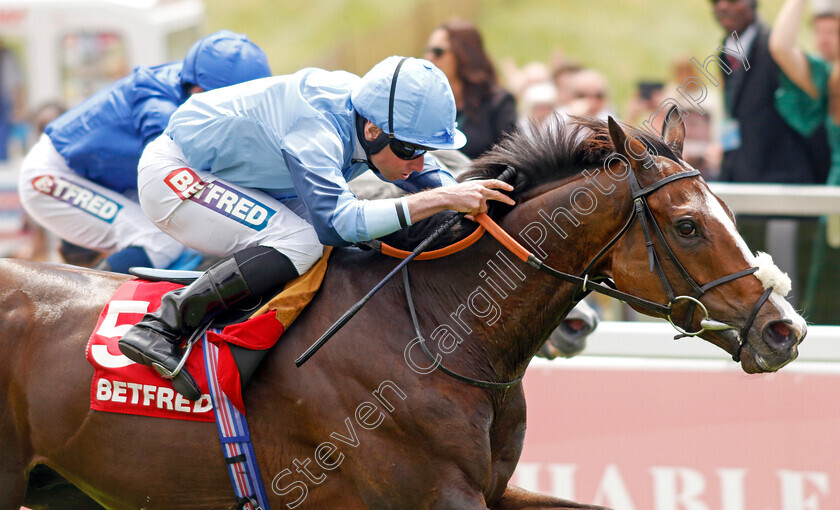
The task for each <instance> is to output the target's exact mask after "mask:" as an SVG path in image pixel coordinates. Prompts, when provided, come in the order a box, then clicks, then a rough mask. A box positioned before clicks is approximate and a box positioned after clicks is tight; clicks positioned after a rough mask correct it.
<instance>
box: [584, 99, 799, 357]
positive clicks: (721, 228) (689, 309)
mask: <svg viewBox="0 0 840 510" xmlns="http://www.w3.org/2000/svg"><path fill="white" fill-rule="evenodd" d="M609 135H610V138H611V139H612V142H613V145H614V147H615V150H616V153H617V154H618V155H620V156H621V158H618V159H616V162H615V163H613V165H614V166H615V172H616V173H620V172H621V171H622V170H624V171H625V173H627V174H628V180H629V182H630V183H631V189H632V190H633V199H634V213H633V214H634V219H633V220H632V221H633V224H632V225H631V226H630V227H629V229H628V230H627V232H626V233H625V234H624V235H623V236H622V237H621V238H620V239H619V240H618V241H617V242H616V243H615V245H614V246H613V248H612V249H611V250H610V254H609V257H605V258H608V259H609V263H608V267H604V266H601V268H600V270H602V271H603V272H604V274H606V275H607V276H609V277H611V278H612V279H613V280H614V282H615V284H616V285H617V287H618V288H619V289H620V290H623V291H625V292H628V293H630V294H634V295H636V296H639V297H643V298H646V299H648V300H651V301H655V302H659V303H668V304H670V306H671V310H670V314H661V313H660V314H657V313H654V315H667V318H668V319H669V320H671V322H672V323H673V324H674V325H675V326H676V327H677V328H678V329H681V330H682V331H684V332H685V333H687V334H688V336H700V337H701V338H704V339H705V340H707V341H709V342H711V343H713V344H715V345H718V346H719V347H721V348H722V349H724V350H726V351H727V352H729V353H730V354H732V356H733V359H735V360H736V361H738V360H740V362H741V366H742V368H743V370H744V371H745V372H748V373H755V372H773V371H776V370H778V369H779V368H781V367H782V366H784V365H785V364H787V363H789V362H790V361H792V360H794V359H795V358H796V356H797V355H798V351H797V346H798V345H799V343H800V342H801V341H802V339H803V338H804V337H805V333H806V325H805V321H804V319H803V318H802V317H801V316H800V315H799V314H798V313H796V312H795V311H794V309H793V308H792V307H791V305H790V304H789V303H788V302H787V301H786V300H785V298H784V296H785V295H786V294H787V292H788V291H789V290H790V279H789V278H788V277H787V275H786V274H784V273H782V272H781V271H780V270H779V268H778V267H776V266H775V265H773V262H772V259H771V258H770V256H769V255H766V254H759V255H758V256H753V254H752V253H751V252H750V251H749V249H748V248H747V245H746V243H745V242H744V240H743V239H742V238H741V236H740V234H739V233H738V231H737V230H736V228H735V221H734V216H733V215H732V212H731V211H730V210H729V209H728V208H727V207H726V205H725V204H724V203H723V202H722V201H721V200H720V199H719V198H718V197H716V196H715V195H714V194H713V193H712V192H711V191H710V190H709V187H708V186H707V185H706V183H705V181H704V180H703V179H702V178H701V177H700V176H699V175H696V173H695V172H696V171H695V170H694V169H693V168H691V166H690V165H688V164H687V163H685V162H684V161H682V160H681V157H679V156H681V154H682V145H683V140H684V138H685V126H684V124H683V122H682V117H681V116H680V114H679V112H678V111H677V110H676V109H672V110H671V111H670V112H669V113H668V115H666V123H665V127H664V128H663V138H664V140H665V143H666V144H667V145H668V147H670V148H671V149H672V150H673V153H674V154H676V155H677V156H678V157H677V158H673V159H672V158H671V157H665V156H663V155H651V154H650V152H648V150H647V148H646V147H645V145H644V144H643V143H642V142H641V141H640V138H639V137H637V136H631V137H628V136H627V134H626V133H625V132H624V130H623V129H622V128H621V127H620V126H619V125H618V124H617V123H616V122H615V121H613V120H612V119H610V121H609ZM642 138H643V137H642ZM620 159H624V161H629V162H630V167H631V170H632V171H630V172H626V170H627V167H626V163H624V162H619V160H620ZM619 166H621V167H623V168H619ZM686 173H691V174H692V175H690V176H686V175H685V174H686ZM634 308H636V309H637V310H639V311H641V312H643V313H650V311H649V310H645V309H643V308H642V307H639V306H638V305H637V306H634Z"/></svg>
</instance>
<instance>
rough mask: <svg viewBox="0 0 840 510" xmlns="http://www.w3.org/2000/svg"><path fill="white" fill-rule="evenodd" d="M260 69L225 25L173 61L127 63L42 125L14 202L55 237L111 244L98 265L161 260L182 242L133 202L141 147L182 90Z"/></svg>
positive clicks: (253, 49)
mask: <svg viewBox="0 0 840 510" xmlns="http://www.w3.org/2000/svg"><path fill="white" fill-rule="evenodd" d="M270 75H271V72H270V70H269V66H268V59H267V58H266V55H265V53H264V52H263V51H262V50H261V49H260V48H259V47H257V46H256V45H255V44H254V43H252V42H251V41H250V40H249V39H248V38H247V37H246V36H244V35H242V34H236V33H233V32H230V31H227V30H223V31H220V32H216V33H214V34H212V35H209V36H207V37H205V38H203V39H201V40H199V41H198V42H196V43H195V44H194V45H193V46H192V48H191V49H190V50H189V52H188V53H187V56H186V58H184V60H183V62H176V63H171V64H165V65H160V66H157V67H142V66H141V67H138V68H136V69H135V70H134V72H132V73H131V74H130V75H128V76H126V77H125V78H122V79H121V80H119V81H117V82H115V83H114V84H112V85H111V86H109V87H108V88H106V89H104V90H102V91H100V92H99V93H97V94H95V95H94V96H92V97H91V98H89V99H87V100H86V101H84V102H83V103H81V104H80V105H78V106H76V107H75V108H72V109H71V110H69V111H67V112H66V113H64V114H63V115H61V116H60V117H58V118H57V119H55V120H54V121H52V122H51V123H50V124H48V125H47V127H46V130H45V132H44V134H43V135H41V138H40V139H39V140H38V142H37V143H36V144H35V145H34V146H33V147H32V149H31V150H30V151H29V154H27V156H26V158H25V159H24V161H23V168H22V170H21V174H20V183H19V186H18V189H19V190H20V197H21V202H22V204H23V207H24V209H25V210H26V212H27V213H28V214H29V215H30V216H31V217H32V218H33V219H34V220H35V221H36V222H38V223H39V224H41V225H42V226H44V227H45V228H46V229H47V230H50V231H51V232H53V233H54V234H56V235H57V236H59V237H61V238H62V239H65V240H67V241H70V242H72V243H74V244H78V245H81V246H84V247H85V248H89V249H93V250H99V251H106V252H111V255H110V256H109V257H108V258H106V259H105V260H104V261H103V262H102V263H101V264H100V265H99V266H97V268H98V269H104V270H110V271H115V272H121V273H125V272H128V268H129V267H131V266H147V267H148V266H151V267H167V266H168V265H169V264H171V263H172V262H173V261H174V260H175V259H177V258H178V256H179V255H180V254H181V252H182V251H183V249H184V247H183V245H182V244H180V243H178V242H177V241H175V240H174V239H172V238H171V237H169V236H167V235H166V234H164V233H163V232H161V231H160V230H159V229H158V228H157V227H156V226H155V225H154V224H153V223H152V222H151V221H149V219H148V218H147V217H146V216H145V215H144V214H143V211H142V210H141V209H140V205H139V204H138V203H137V164H138V161H139V159H140V155H141V153H142V152H143V148H144V147H145V146H146V144H147V143H149V142H150V141H151V140H154V139H155V138H157V137H158V136H160V134H161V133H162V132H163V130H164V128H166V125H167V123H168V122H169V117H170V116H171V115H172V113H173V112H174V111H175V110H176V109H177V108H178V106H180V105H181V104H182V103H183V102H184V101H186V100H187V98H188V97H190V96H191V95H192V94H194V93H197V92H202V91H205V90H213V89H217V88H220V87H226V86H228V85H233V84H236V83H241V82H244V81H248V80H253V79H257V78H265V77H267V76H270Z"/></svg>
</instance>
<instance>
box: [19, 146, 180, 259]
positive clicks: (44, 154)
mask: <svg viewBox="0 0 840 510" xmlns="http://www.w3.org/2000/svg"><path fill="white" fill-rule="evenodd" d="M18 190H19V193H20V199H21V203H22V204H23V208H24V209H25V210H26V212H27V214H29V215H30V216H31V217H32V218H33V219H34V220H35V221H36V222H38V223H39V224H41V225H42V226H43V227H44V228H46V229H47V230H49V231H50V232H53V233H54V234H55V235H57V236H59V237H61V238H62V239H66V240H67V241H70V242H71V243H74V244H78V245H80V246H84V247H86V248H89V249H92V250H99V251H105V252H115V251H119V250H122V249H123V248H127V247H129V246H139V247H141V248H143V249H144V250H145V251H146V254H147V255H148V256H149V259H150V260H151V262H152V264H153V265H154V266H155V267H167V266H168V265H169V264H171V263H172V262H173V261H175V259H177V258H178V256H179V255H180V254H181V252H182V251H183V250H184V247H183V245H181V244H180V243H178V242H177V241H175V240H174V239H172V238H170V237H169V236H168V235H166V234H165V233H163V232H161V231H160V230H159V229H158V228H157V227H156V226H155V225H154V224H153V223H152V222H151V221H149V219H148V218H147V217H146V215H145V214H143V211H142V210H141V209H140V204H138V203H137V199H136V197H135V196H131V195H135V192H134V190H133V189H132V190H131V191H129V192H127V193H126V194H125V195H123V194H120V193H117V192H115V191H112V190H110V189H108V188H105V187H103V186H100V185H99V184H96V183H94V182H92V181H89V180H88V179H85V178H84V177H82V176H80V175H78V174H76V173H75V172H73V170H71V169H70V167H68V166H67V163H66V162H65V161H64V158H63V157H62V156H61V154H59V153H58V152H57V151H56V150H55V147H53V144H52V141H51V140H50V139H49V137H47V135H41V138H40V139H39V140H38V142H37V143H36V144H35V145H34V146H33V147H32V149H31V150H30V151H29V153H28V154H27V155H26V158H24V160H23V168H22V169H21V173H20V180H19V182H18Z"/></svg>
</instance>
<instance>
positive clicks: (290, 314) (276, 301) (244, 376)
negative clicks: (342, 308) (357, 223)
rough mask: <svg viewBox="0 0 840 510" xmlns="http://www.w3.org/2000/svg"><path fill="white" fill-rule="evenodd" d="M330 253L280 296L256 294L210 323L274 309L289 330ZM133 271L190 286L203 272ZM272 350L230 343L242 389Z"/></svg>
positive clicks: (146, 277)
mask: <svg viewBox="0 0 840 510" xmlns="http://www.w3.org/2000/svg"><path fill="white" fill-rule="evenodd" d="M331 252H332V248H331V247H325V248H324V255H323V257H321V259H320V260H319V261H318V262H317V263H316V264H315V265H314V266H312V268H311V269H309V271H307V272H306V273H304V274H303V275H301V276H299V277H297V278H295V279H294V280H292V281H290V282H289V283H287V284H286V286H285V287H284V288H283V290H282V291H280V292H279V293H278V294H277V295H275V296H273V297H270V298H268V297H262V298H260V297H257V296H255V297H253V298H250V299H246V300H244V301H242V302H240V303H237V304H236V306H234V307H233V308H232V309H231V310H229V311H227V312H225V313H223V314H220V315H218V316H217V317H216V318H215V319H214V320H213V322H212V323H211V324H210V327H212V328H218V329H222V328H224V327H225V326H229V325H232V324H238V323H240V322H244V321H246V320H248V319H250V318H253V317H256V316H258V315H262V314H265V313H267V312H269V311H274V313H275V315H276V318H277V320H278V321H279V322H280V324H282V325H283V329H284V330H286V329H288V328H289V326H291V324H292V323H293V322H294V321H295V319H297V317H298V315H300V313H301V312H302V311H303V309H304V308H306V305H308V304H309V302H310V301H311V300H312V298H313V297H315V294H316V293H317V291H318V289H319V288H320V287H321V282H322V281H323V280H324V275H325V274H326V271H327V261H328V259H329V256H330V254H331ZM130 273H131V274H132V275H133V276H137V277H138V278H142V279H144V280H148V281H152V282H171V283H177V284H180V285H189V284H190V283H192V282H193V281H195V280H196V279H197V278H198V277H199V276H201V274H202V272H201V271H185V270H172V269H154V268H147V267H133V268H131V270H130ZM270 350H271V349H270V348H269V349H261V350H254V349H248V348H246V347H242V346H239V345H233V344H230V351H231V354H232V355H233V359H234V361H235V362H236V367H237V369H238V370H239V377H240V380H241V383H242V389H243V390H244V389H245V386H246V385H247V384H248V382H249V381H250V380H251V377H253V375H254V372H255V371H256V369H257V367H258V366H259V365H260V363H262V360H263V359H264V358H265V356H266V354H268V351H270Z"/></svg>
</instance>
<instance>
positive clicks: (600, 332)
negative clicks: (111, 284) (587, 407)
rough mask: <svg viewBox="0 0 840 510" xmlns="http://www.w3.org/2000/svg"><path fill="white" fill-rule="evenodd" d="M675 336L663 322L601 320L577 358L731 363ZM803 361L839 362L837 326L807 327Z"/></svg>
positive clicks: (704, 345) (701, 343)
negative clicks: (688, 360)
mask: <svg viewBox="0 0 840 510" xmlns="http://www.w3.org/2000/svg"><path fill="white" fill-rule="evenodd" d="M675 334H676V331H675V330H674V328H673V327H671V325H670V324H668V323H667V322H665V321H656V322H646V321H645V322H622V321H603V322H601V323H600V324H599V325H598V328H597V329H596V330H595V331H594V332H593V333H592V334H591V335H590V336H589V338H587V342H586V350H584V351H583V354H581V356H579V358H586V357H594V356H598V357H612V358H670V359H694V360H697V359H704V360H723V361H727V360H728V361H729V362H730V363H731V357H730V356H729V355H728V354H727V353H726V352H724V351H723V350H722V349H721V348H719V347H716V346H714V345H712V344H710V343H709V342H706V341H705V340H702V339H700V338H682V339H680V340H674V335H675ZM569 361H574V360H569ZM803 361H807V362H820V363H840V326H813V325H812V326H809V327H808V334H807V336H806V337H805V340H804V341H803V342H802V344H801V345H800V346H799V358H797V360H796V361H795V362H794V364H800V363H801V362H803Z"/></svg>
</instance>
